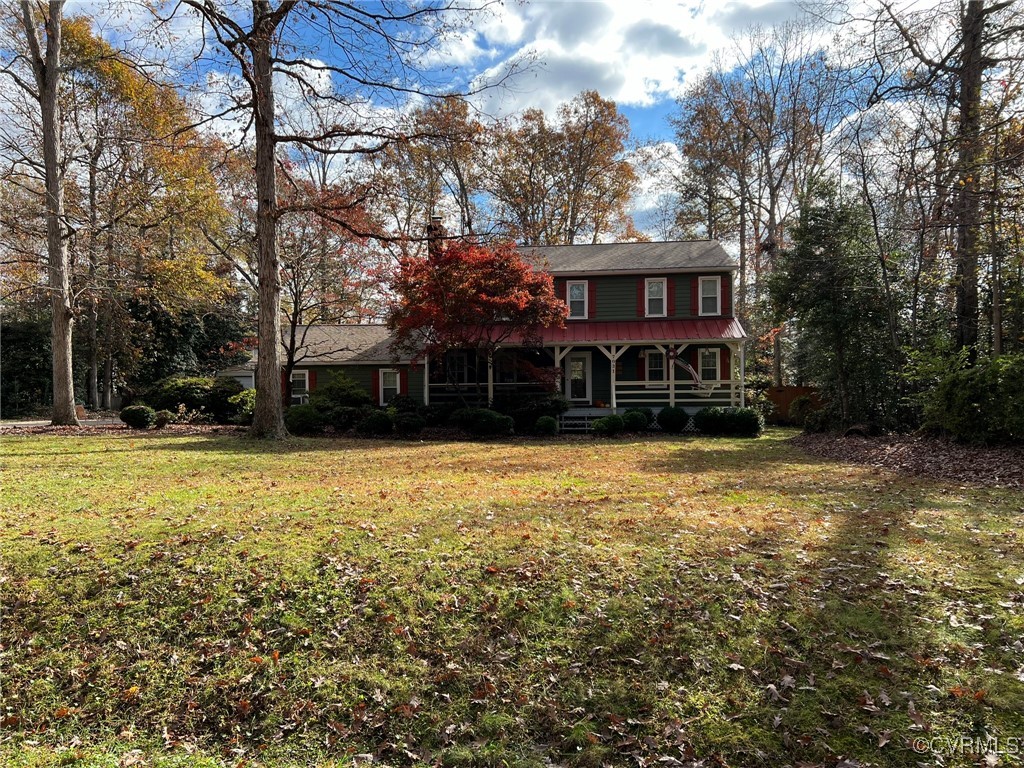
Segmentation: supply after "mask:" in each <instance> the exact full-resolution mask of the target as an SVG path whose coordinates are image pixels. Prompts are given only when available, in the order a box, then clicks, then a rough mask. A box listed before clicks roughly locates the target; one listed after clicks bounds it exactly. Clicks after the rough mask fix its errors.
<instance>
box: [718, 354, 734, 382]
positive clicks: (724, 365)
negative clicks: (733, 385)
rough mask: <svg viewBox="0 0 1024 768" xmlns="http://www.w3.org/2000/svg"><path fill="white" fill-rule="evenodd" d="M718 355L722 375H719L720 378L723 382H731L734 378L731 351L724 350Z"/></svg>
mask: <svg viewBox="0 0 1024 768" xmlns="http://www.w3.org/2000/svg"><path fill="white" fill-rule="evenodd" d="M718 354H719V358H718V360H719V367H720V368H721V373H720V374H719V375H718V378H720V379H721V380H722V381H729V379H731V378H732V375H731V374H732V371H731V370H730V369H731V367H732V366H731V365H730V364H729V362H730V358H729V350H728V349H723V350H722V351H721V352H719V353H718Z"/></svg>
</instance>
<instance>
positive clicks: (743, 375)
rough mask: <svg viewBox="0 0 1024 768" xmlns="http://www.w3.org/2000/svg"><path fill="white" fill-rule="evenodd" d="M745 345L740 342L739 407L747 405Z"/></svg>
mask: <svg viewBox="0 0 1024 768" xmlns="http://www.w3.org/2000/svg"><path fill="white" fill-rule="evenodd" d="M746 378H747V345H746V344H744V343H743V342H742V341H741V342H740V408H746V407H747V393H746Z"/></svg>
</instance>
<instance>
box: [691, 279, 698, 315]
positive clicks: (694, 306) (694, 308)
mask: <svg viewBox="0 0 1024 768" xmlns="http://www.w3.org/2000/svg"><path fill="white" fill-rule="evenodd" d="M690 314H691V315H693V316H694V317H699V316H700V278H699V277H693V278H690Z"/></svg>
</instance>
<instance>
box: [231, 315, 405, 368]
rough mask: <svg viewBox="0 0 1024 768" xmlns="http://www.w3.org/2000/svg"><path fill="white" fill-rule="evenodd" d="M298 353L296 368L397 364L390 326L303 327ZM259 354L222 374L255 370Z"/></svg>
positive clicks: (253, 353)
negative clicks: (393, 362) (392, 350)
mask: <svg viewBox="0 0 1024 768" xmlns="http://www.w3.org/2000/svg"><path fill="white" fill-rule="evenodd" d="M287 334H288V328H287V327H286V328H284V329H282V333H281V336H282V339H285V338H287ZM296 338H297V339H298V350H297V351H296V355H295V357H296V364H297V365H299V366H301V367H306V366H310V365H342V364H355V363H389V362H392V361H393V360H394V355H393V353H392V352H391V347H390V344H391V334H390V332H389V331H388V329H387V326H386V325H381V324H379V323H374V324H363V325H310V326H303V325H300V326H299V327H298V329H297V335H296ZM257 354H258V351H257V350H253V352H252V359H251V360H249V362H247V363H244V364H242V365H238V366H232V367H231V368H226V369H224V371H221V373H234V372H241V371H245V370H255V368H256V356H257ZM399 362H409V356H408V355H400V356H399Z"/></svg>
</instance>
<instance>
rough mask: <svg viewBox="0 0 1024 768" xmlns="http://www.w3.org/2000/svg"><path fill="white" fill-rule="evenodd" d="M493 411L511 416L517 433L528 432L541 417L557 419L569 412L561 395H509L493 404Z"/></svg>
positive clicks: (567, 403)
mask: <svg viewBox="0 0 1024 768" xmlns="http://www.w3.org/2000/svg"><path fill="white" fill-rule="evenodd" d="M494 410H496V411H498V412H499V413H503V414H505V415H506V416H511V417H512V421H513V422H514V423H515V429H516V431H517V432H528V431H529V430H531V429H533V427H535V426H536V424H537V419H539V418H540V417H541V416H553V417H555V418H558V417H559V416H561V415H562V414H563V413H565V412H566V411H567V410H569V401H568V400H566V399H565V398H564V397H562V396H561V395H528V394H509V395H506V396H505V397H503V398H501V399H500V400H498V401H496V402H495V404H494Z"/></svg>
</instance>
